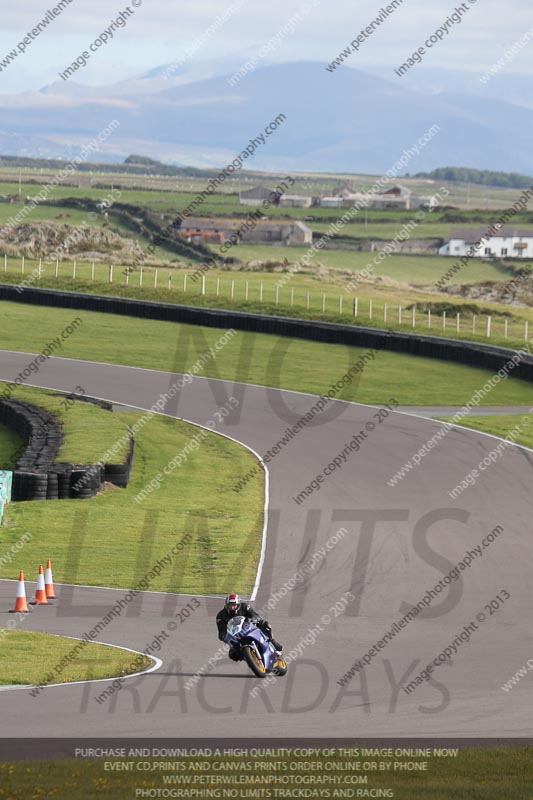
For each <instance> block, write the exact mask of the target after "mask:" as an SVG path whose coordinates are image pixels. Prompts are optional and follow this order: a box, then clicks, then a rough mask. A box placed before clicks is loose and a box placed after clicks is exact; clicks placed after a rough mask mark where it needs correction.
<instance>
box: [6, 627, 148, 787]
mask: <svg viewBox="0 0 533 800" xmlns="http://www.w3.org/2000/svg"><path fill="white" fill-rule="evenodd" d="M0 638H1V641H2V646H1V647H0V685H9V686H14V685H23V686H26V685H32V686H43V685H44V686H46V685H47V684H49V683H67V682H69V681H83V680H87V679H88V678H90V679H92V680H98V679H100V678H114V677H116V676H123V675H131V674H133V673H135V672H141V671H142V670H144V669H147V667H149V666H150V665H151V664H153V663H154V662H153V661H152V659H151V658H148V656H139V655H138V654H137V653H130V652H128V651H127V650H122V649H120V648H118V647H108V646H107V645H105V644H96V643H95V642H88V643H87V644H86V645H84V647H83V650H82V651H81V654H79V655H78V656H77V657H73V656H75V654H73V653H72V651H73V648H74V647H76V645H78V644H79V643H78V642H77V641H75V640H74V639H69V638H67V637H64V636H54V635H51V634H49V633H36V632H35V631H20V630H5V629H2V628H0ZM64 658H67V659H69V660H68V661H67V662H65V664H64V666H63V667H61V669H60V670H59V671H56V670H55V667H56V666H57V665H59V664H60V663H61V661H62V660H63V659H64ZM71 658H72V660H70V659H71ZM51 674H53V675H54V677H51ZM0 780H1V772H0ZM2 783H3V780H2ZM4 785H5V784H4ZM1 791H2V790H0V792H1ZM1 796H2V794H1V793H0V797H1Z"/></svg>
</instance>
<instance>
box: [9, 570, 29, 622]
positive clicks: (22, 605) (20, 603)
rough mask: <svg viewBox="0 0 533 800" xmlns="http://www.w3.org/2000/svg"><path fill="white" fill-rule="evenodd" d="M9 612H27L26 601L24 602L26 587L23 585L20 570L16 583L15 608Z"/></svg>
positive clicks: (22, 576)
mask: <svg viewBox="0 0 533 800" xmlns="http://www.w3.org/2000/svg"><path fill="white" fill-rule="evenodd" d="M9 613H10V614H17V613H18V614H29V608H28V603H27V602H26V587H25V586H24V573H23V572H22V570H21V571H20V575H19V580H18V584H17V597H16V599H15V608H13V609H12V610H11V611H10V612H9Z"/></svg>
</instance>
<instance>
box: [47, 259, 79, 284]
mask: <svg viewBox="0 0 533 800" xmlns="http://www.w3.org/2000/svg"><path fill="white" fill-rule="evenodd" d="M40 276H41V262H40V261H39V277H40ZM72 280H73V281H75V280H76V261H74V264H73V265H72Z"/></svg>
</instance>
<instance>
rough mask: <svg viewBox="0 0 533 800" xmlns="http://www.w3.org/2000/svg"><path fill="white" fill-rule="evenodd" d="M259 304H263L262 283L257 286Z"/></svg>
mask: <svg viewBox="0 0 533 800" xmlns="http://www.w3.org/2000/svg"><path fill="white" fill-rule="evenodd" d="M259 302H260V303H262V302H263V284H262V283H260V284H259Z"/></svg>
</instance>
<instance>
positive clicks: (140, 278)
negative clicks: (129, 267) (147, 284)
mask: <svg viewBox="0 0 533 800" xmlns="http://www.w3.org/2000/svg"><path fill="white" fill-rule="evenodd" d="M142 285H143V268H142V267H141V268H140V270H139V286H142Z"/></svg>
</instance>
